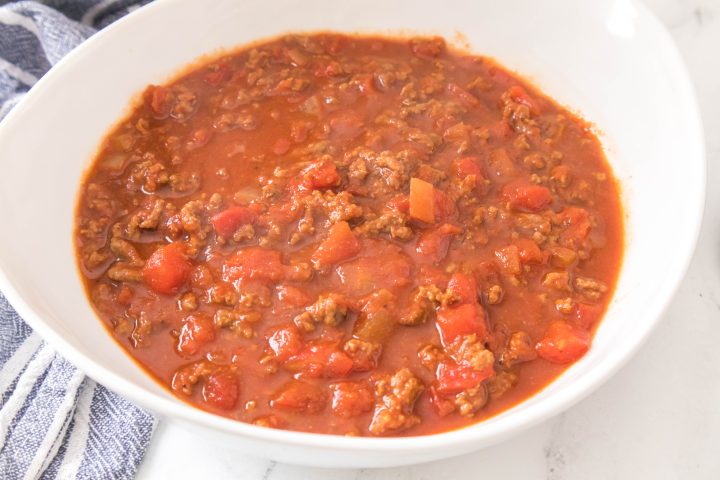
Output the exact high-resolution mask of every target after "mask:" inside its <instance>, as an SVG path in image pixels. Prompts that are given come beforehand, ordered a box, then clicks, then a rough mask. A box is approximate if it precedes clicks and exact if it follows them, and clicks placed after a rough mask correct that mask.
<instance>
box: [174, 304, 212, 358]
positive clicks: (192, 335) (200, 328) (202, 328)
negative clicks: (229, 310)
mask: <svg viewBox="0 0 720 480" xmlns="http://www.w3.org/2000/svg"><path fill="white" fill-rule="evenodd" d="M213 340H215V325H214V324H213V322H212V320H211V319H210V318H209V317H207V316H205V315H202V314H194V315H188V316H187V317H186V318H185V320H184V323H183V326H182V329H181V330H180V337H178V345H177V349H178V351H179V352H180V353H181V354H183V355H188V356H190V355H195V354H196V353H198V352H199V351H200V349H201V348H202V347H203V346H204V345H206V344H208V343H210V342H212V341H213Z"/></svg>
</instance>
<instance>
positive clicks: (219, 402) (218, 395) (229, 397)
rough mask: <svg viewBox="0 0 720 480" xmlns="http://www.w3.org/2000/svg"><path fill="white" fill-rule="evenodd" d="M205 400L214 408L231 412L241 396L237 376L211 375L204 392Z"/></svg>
mask: <svg viewBox="0 0 720 480" xmlns="http://www.w3.org/2000/svg"><path fill="white" fill-rule="evenodd" d="M202 395H203V400H205V402H206V403H207V404H209V405H212V406H213V407H216V408H220V409H222V410H230V409H232V408H234V407H235V405H236V404H237V401H238V397H239V396H240V385H239V384H238V379H237V375H235V374H233V373H231V372H225V371H223V372H218V373H213V374H211V375H210V376H209V377H208V379H207V380H206V381H205V385H204V386H203V390H202Z"/></svg>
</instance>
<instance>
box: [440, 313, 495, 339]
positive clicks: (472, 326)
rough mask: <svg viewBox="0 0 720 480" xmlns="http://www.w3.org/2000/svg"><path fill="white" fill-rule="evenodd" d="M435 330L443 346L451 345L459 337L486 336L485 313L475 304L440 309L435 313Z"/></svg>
mask: <svg viewBox="0 0 720 480" xmlns="http://www.w3.org/2000/svg"><path fill="white" fill-rule="evenodd" d="M437 329H438V332H439V333H440V340H441V341H442V343H443V345H448V344H450V343H452V341H453V340H455V339H456V338H458V337H460V336H461V335H470V334H473V333H476V334H478V335H479V337H480V338H482V339H484V338H485V337H486V336H487V326H486V324H485V311H484V310H482V307H480V305H477V304H470V303H466V304H463V305H458V306H455V307H452V308H442V309H440V310H438V313H437Z"/></svg>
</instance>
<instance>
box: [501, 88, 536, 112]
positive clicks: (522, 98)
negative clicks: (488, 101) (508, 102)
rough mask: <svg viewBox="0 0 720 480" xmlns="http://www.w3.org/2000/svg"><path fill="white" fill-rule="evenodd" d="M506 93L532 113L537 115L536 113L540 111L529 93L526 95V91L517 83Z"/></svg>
mask: <svg viewBox="0 0 720 480" xmlns="http://www.w3.org/2000/svg"><path fill="white" fill-rule="evenodd" d="M507 93H508V95H509V96H510V98H512V99H513V100H514V101H516V102H517V103H522V104H523V105H525V106H526V107H528V108H529V109H530V112H531V113H532V114H533V115H537V114H538V113H540V109H539V108H538V106H537V104H536V103H535V102H534V101H533V99H532V98H530V95H528V93H527V92H526V91H525V89H524V88H523V87H521V86H519V85H514V86H512V87H510V89H509V90H508V91H507Z"/></svg>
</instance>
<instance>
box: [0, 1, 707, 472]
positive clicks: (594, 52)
mask: <svg viewBox="0 0 720 480" xmlns="http://www.w3.org/2000/svg"><path fill="white" fill-rule="evenodd" d="M580 3H581V4H582V5H579V4H578V2H577V1H574V0H563V1H555V2H550V3H547V2H535V1H532V0H516V1H513V2H502V3H500V2H491V1H471V0H467V1H463V0H449V1H445V2H443V3H442V5H441V6H440V5H439V4H437V2H433V1H431V0H422V1H409V0H402V1H395V2H387V1H380V0H363V1H362V2H359V1H353V2H333V1H330V0H322V1H318V2H314V4H313V8H308V5H307V2H301V1H299V0H275V1H273V2H264V1H259V0H252V1H248V2H236V1H233V0H218V1H215V2H212V3H207V2H193V1H186V0H177V1H171V0H161V1H159V2H156V3H154V4H151V5H150V6H149V7H146V8H144V9H141V10H140V11H138V12H136V13H135V14H132V15H130V17H129V18H126V19H124V20H123V21H121V22H119V23H118V24H115V25H113V26H111V27H110V28H108V29H106V30H105V31H103V32H101V33H100V34H98V35H96V37H94V38H93V39H91V40H90V41H89V42H87V43H86V44H85V45H83V46H82V47H81V48H79V49H77V50H76V51H75V52H73V53H72V54H70V55H69V56H68V57H67V58H66V59H65V60H63V61H62V62H61V64H60V65H58V67H57V68H56V69H54V70H53V71H52V72H50V73H49V74H48V75H47V76H46V77H45V78H43V79H42V80H41V81H40V82H39V83H38V85H37V86H36V87H35V88H34V89H33V91H32V92H31V93H30V94H29V95H28V96H27V97H26V98H25V99H24V101H23V102H22V103H21V104H20V105H18V106H17V107H16V108H15V110H14V111H13V112H12V113H11V114H10V115H9V116H8V117H7V118H6V119H5V120H4V121H3V124H2V126H1V127H0V172H2V175H0V218H3V219H4V222H3V232H4V235H1V236H0V288H2V290H3V292H5V293H6V295H7V296H8V297H9V299H10V300H11V302H12V303H13V305H14V306H15V307H16V308H17V309H18V310H19V311H20V313H21V314H22V315H23V316H24V318H26V319H27V320H28V321H29V322H30V323H31V325H32V326H33V327H34V328H35V329H36V330H38V331H39V332H40V333H41V334H42V335H43V336H44V337H45V338H46V339H48V340H49V341H51V342H52V343H53V345H55V346H56V348H58V350H59V351H60V352H61V353H62V354H63V355H65V356H67V357H68V358H69V359H70V360H71V361H73V362H75V363H76V364H77V365H78V366H79V367H80V368H82V369H84V370H85V371H86V372H87V373H88V374H90V375H91V376H93V377H94V378H95V379H96V380H98V381H100V382H102V383H104V384H106V385H107V386H109V387H110V388H112V389H114V390H116V391H118V392H120V393H121V394H123V395H125V396H127V397H129V398H131V399H132V400H134V401H136V402H139V403H140V404H142V405H144V406H146V407H148V408H151V409H153V410H155V411H157V412H159V413H161V414H165V415H170V416H173V417H177V418H181V419H184V420H185V421H189V422H192V423H194V424H198V425H204V426H209V427H213V428H215V429H220V430H223V431H225V432H230V433H236V434H241V435H246V436H250V437H254V438H258V439H264V440H268V441H277V442H287V443H290V444H303V445H305V447H308V448H310V447H313V446H325V447H331V448H337V449H348V450H347V451H348V452H350V453H347V454H348V455H355V457H353V458H355V459H356V460H357V459H358V458H359V457H358V455H361V454H360V453H359V452H362V451H364V452H366V453H367V455H366V456H365V457H363V460H362V461H360V463H359V464H362V465H380V464H393V463H395V464H397V463H405V462H410V461H416V460H419V459H423V460H429V459H431V458H433V456H434V457H439V456H448V455H449V453H448V452H447V451H446V450H447V446H452V445H455V446H456V447H458V448H456V449H455V450H454V451H453V453H455V454H458V453H462V452H463V451H468V450H471V449H473V448H478V447H479V446H482V445H484V444H488V443H490V442H493V441H497V440H499V439H500V438H502V437H504V436H506V435H508V434H509V433H511V432H512V431H514V430H516V429H517V428H520V427H522V426H527V425H530V424H532V423H534V422H537V421H539V420H541V419H542V418H544V417H547V416H549V415H550V414H552V413H555V412H557V411H559V410H560V409H562V408H566V407H567V406H568V405H569V404H571V403H572V402H573V401H576V400H578V399H579V398H580V397H581V396H582V395H584V394H587V392H589V391H590V390H591V389H592V388H593V387H595V386H597V385H598V384H599V383H600V382H601V381H602V380H603V379H605V378H607V377H608V376H609V375H610V373H612V372H613V371H614V370H615V369H616V368H618V367H619V365H620V364H621V363H622V361H623V360H624V359H626V358H627V357H628V356H629V354H630V353H632V351H634V349H636V348H637V346H638V345H639V344H640V343H641V341H642V339H643V338H644V336H645V335H646V334H647V333H648V332H649V330H650V329H651V328H652V326H653V325H654V323H655V321H656V320H657V318H658V316H659V314H660V312H661V311H662V309H663V308H664V306H665V305H666V303H667V302H668V301H669V299H670V296H671V295H672V293H673V291H674V289H675V288H676V286H677V284H678V282H679V281H680V279H681V277H682V275H683V273H684V270H685V267H686V264H687V262H688V260H689V257H690V254H691V253H692V249H693V246H694V243H695V238H696V235H697V230H698V226H699V221H700V218H701V212H702V202H703V198H704V196H703V195H704V156H703V146H702V133H701V128H700V124H699V120H698V114H697V110H696V105H695V100H694V97H693V93H692V89H691V87H690V84H689V82H688V79H687V76H686V74H685V70H684V67H683V65H682V62H681V60H680V58H679V56H678V54H677V52H676V50H675V48H674V46H673V45H672V42H671V40H670V39H669V36H668V35H667V34H666V32H665V31H664V30H663V29H662V27H661V26H660V25H659V24H658V23H657V22H656V21H655V19H654V18H653V17H652V16H651V15H650V14H649V13H648V12H647V11H646V10H645V9H644V8H643V7H642V6H640V5H639V4H636V3H635V2H632V1H623V0H616V1H611V2H594V1H592V0H583V1H582V2H580ZM278 12H283V14H282V15H278ZM569 12H572V15H569ZM569 18H571V19H572V21H569V20H568V19H569ZM166 25H173V28H172V29H167V28H165V26H166ZM316 30H337V31H344V32H371V33H390V34H392V33H423V34H440V35H443V36H445V37H446V38H447V39H449V40H452V39H453V38H458V34H461V36H462V40H463V41H464V42H467V44H468V45H469V48H470V49H471V50H472V51H473V52H476V53H479V54H484V55H489V56H492V57H495V58H496V59H497V60H498V61H500V63H502V64H504V65H505V66H507V67H509V68H511V69H513V70H516V71H517V72H519V73H521V74H522V75H524V76H526V77H527V78H529V79H531V80H532V81H533V82H534V83H535V84H537V85H538V86H539V87H540V88H541V89H542V90H543V91H544V92H546V93H547V94H549V95H551V96H552V97H554V98H555V99H557V100H558V101H560V102H561V103H563V104H565V105H568V106H571V108H572V110H574V111H577V112H579V113H580V114H581V115H582V116H583V117H584V118H586V119H587V120H590V121H591V122H593V123H594V124H595V125H596V126H597V129H598V131H599V133H600V137H601V140H602V142H603V145H604V147H605V150H606V153H607V155H608V158H609V160H610V162H611V164H612V166H613V168H614V170H615V173H616V175H617V177H618V178H619V179H620V182H621V185H622V191H623V196H624V205H625V212H626V216H627V219H626V228H627V232H626V236H627V240H626V254H625V260H624V264H623V267H622V273H621V277H620V281H619V284H618V287H617V292H616V295H615V297H614V299H613V301H612V303H611V306H610V309H609V311H608V314H607V316H606V318H605V320H604V321H603V323H602V325H601V327H600V328H599V330H598V332H597V335H596V338H595V342H594V345H593V348H592V349H591V351H590V352H589V353H588V354H587V355H586V356H585V357H584V358H583V359H582V360H581V361H579V362H578V363H577V364H575V365H574V366H573V367H572V368H571V369H569V370H568V372H567V373H565V374H564V375H562V377H561V378H559V379H558V380H557V381H556V382H554V383H553V384H551V385H550V386H549V387H548V388H546V389H545V390H544V391H543V392H541V393H540V394H538V395H537V396H535V397H533V398H532V399H530V400H528V401H527V402H524V403H522V404H520V405H518V406H517V407H515V408H513V409H511V410H509V411H507V412H505V413H503V414H502V415H499V416H497V417H495V418H493V419H490V420H488V421H486V422H484V423H481V424H478V425H475V426H473V427H469V428H466V429H463V430H460V431H456V432H450V433H447V434H442V435H437V436H433V437H426V438H417V439H406V440H402V441H400V440H398V441H395V440H393V439H386V440H378V439H349V438H333V439H330V437H317V436H313V435H307V434H294V433H289V432H278V431H270V430H260V429H258V428H255V427H251V426H248V425H244V424H240V423H235V422H231V421H229V420H225V419H222V418H219V417H214V416H211V415H209V414H206V413H203V412H200V411H198V410H195V409H193V408H191V407H188V406H186V405H184V404H182V403H181V402H179V401H177V400H175V399H174V398H172V396H170V395H169V394H168V393H167V392H165V391H164V390H163V389H161V388H160V387H159V386H157V385H156V384H155V383H154V382H153V381H152V380H150V379H149V378H148V377H147V376H146V375H145V374H144V373H143V372H142V371H141V370H140V369H139V368H138V367H137V366H136V365H135V364H134V363H133V362H132V361H131V360H130V359H129V358H128V356H127V355H126V354H125V353H124V352H123V351H122V350H121V349H120V347H119V346H117V345H116V344H115V342H114V341H113V340H112V339H111V337H110V335H109V334H108V333H107V332H106V331H105V329H104V328H103V327H102V325H101V323H100V321H99V320H98V319H97V318H96V317H95V315H94V314H93V312H92V310H91V308H90V307H89V305H88V302H87V300H86V298H85V294H84V292H83V289H82V285H81V282H80V281H79V277H78V273H77V271H76V267H75V260H74V251H73V244H72V229H73V221H74V220H73V213H74V206H75V200H76V193H77V187H78V184H79V181H80V179H81V174H82V171H83V169H84V168H86V167H87V166H88V163H89V161H90V159H91V158H92V155H93V152H94V151H95V149H96V148H97V147H98V144H99V141H100V139H101V138H102V137H103V136H104V134H105V133H106V132H107V130H108V129H109V128H110V127H111V126H112V125H113V123H114V122H116V121H117V120H118V119H119V118H120V117H121V115H123V114H124V113H125V112H126V110H125V109H126V107H127V105H128V101H129V99H130V98H131V97H132V96H133V95H135V94H137V93H138V92H139V91H140V90H141V89H142V88H143V87H144V86H145V85H146V84H148V83H151V82H154V83H158V82H162V81H164V80H165V79H167V78H168V77H169V76H171V75H172V74H173V73H174V72H176V71H177V70H178V69H180V68H181V67H183V66H184V65H186V64H188V63H190V62H192V61H194V60H197V59H198V57H200V56H201V55H203V54H207V53H209V52H214V51H217V50H218V49H220V48H231V47H233V46H237V45H240V44H243V43H246V42H249V41H253V40H256V39H259V38H264V37H269V36H273V35H276V34H281V33H286V32H288V31H316ZM669 219H672V220H673V227H672V228H669V227H668V225H669V223H668V220H669ZM469 440H473V442H472V443H469V442H468V441H469ZM441 445H444V446H445V450H443V448H440V446H441ZM431 448H432V449H433V452H434V453H430V454H428V453H426V454H424V455H421V456H417V453H418V452H421V451H422V450H423V449H426V450H427V449H431ZM352 449H355V450H354V452H353V451H352ZM393 450H395V451H396V453H397V451H399V450H403V451H407V452H410V453H408V454H407V455H405V456H397V457H396V458H395V460H392V459H390V458H389V452H392V451H393ZM370 452H372V455H370ZM412 452H415V453H412ZM278 455H280V457H282V455H281V454H279V453H278ZM413 455H415V456H413ZM428 455H430V456H428ZM282 458H285V459H287V458H289V457H282ZM339 458H340V457H338V459H339ZM300 460H302V459H300ZM311 463H316V464H331V463H332V461H331V460H313V461H312V462H311Z"/></svg>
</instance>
